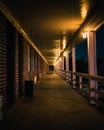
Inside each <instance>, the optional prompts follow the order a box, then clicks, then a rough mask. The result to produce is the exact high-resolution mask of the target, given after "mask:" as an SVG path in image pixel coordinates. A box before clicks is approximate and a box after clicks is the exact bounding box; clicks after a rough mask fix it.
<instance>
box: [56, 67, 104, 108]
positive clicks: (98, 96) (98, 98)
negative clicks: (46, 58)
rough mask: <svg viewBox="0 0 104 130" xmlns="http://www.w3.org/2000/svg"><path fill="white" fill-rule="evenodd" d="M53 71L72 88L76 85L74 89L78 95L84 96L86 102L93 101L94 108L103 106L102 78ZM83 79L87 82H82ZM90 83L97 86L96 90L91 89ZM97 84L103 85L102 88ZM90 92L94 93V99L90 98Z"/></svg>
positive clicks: (103, 90)
mask: <svg viewBox="0 0 104 130" xmlns="http://www.w3.org/2000/svg"><path fill="white" fill-rule="evenodd" d="M55 71H56V73H58V74H59V75H60V76H61V77H62V78H63V79H65V80H66V81H67V82H69V83H71V85H72V86H73V85H75V84H76V89H77V90H79V92H80V93H81V92H82V95H84V96H85V95H86V97H87V98H88V100H89V99H90V100H89V101H90V102H91V100H93V101H94V102H95V104H97V105H96V106H101V107H103V106H104V77H102V76H97V75H89V74H85V73H79V72H72V71H66V70H58V69H56V70H55ZM75 77H77V78H75ZM78 78H79V79H78ZM83 79H87V80H85V81H87V82H85V81H83ZM90 81H95V82H96V83H97V85H98V86H97V88H96V87H95V88H91V87H90ZM99 83H100V84H103V87H101V86H100V87H99V85H100V84H99ZM78 85H79V86H78ZM91 92H93V93H95V96H94V97H91ZM102 104H103V105H102ZM103 108H104V107H103Z"/></svg>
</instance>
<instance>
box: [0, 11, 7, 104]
mask: <svg viewBox="0 0 104 130" xmlns="http://www.w3.org/2000/svg"><path fill="white" fill-rule="evenodd" d="M6 30H7V28H6V18H5V17H4V16H3V15H2V13H1V12H0V95H1V96H3V106H5V105H6V101H7V98H6V88H7V38H6Z"/></svg>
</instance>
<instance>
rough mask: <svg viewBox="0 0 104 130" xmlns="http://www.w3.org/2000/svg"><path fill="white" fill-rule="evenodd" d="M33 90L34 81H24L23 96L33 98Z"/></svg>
mask: <svg viewBox="0 0 104 130" xmlns="http://www.w3.org/2000/svg"><path fill="white" fill-rule="evenodd" d="M33 88H34V81H33V80H28V81H25V96H26V97H32V96H33Z"/></svg>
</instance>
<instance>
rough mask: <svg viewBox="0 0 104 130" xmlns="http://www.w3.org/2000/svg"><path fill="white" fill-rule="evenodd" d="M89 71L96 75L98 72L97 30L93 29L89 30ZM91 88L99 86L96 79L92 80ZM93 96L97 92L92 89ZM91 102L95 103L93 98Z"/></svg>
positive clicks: (90, 73)
mask: <svg viewBox="0 0 104 130" xmlns="http://www.w3.org/2000/svg"><path fill="white" fill-rule="evenodd" d="M88 73H89V75H96V74H97V67H96V32H94V31H91V32H88ZM89 83H90V88H95V89H96V88H97V82H96V81H94V80H90V81H89ZM90 97H91V98H95V97H96V94H95V92H93V91H91V93H90ZM91 104H95V102H94V101H93V100H91Z"/></svg>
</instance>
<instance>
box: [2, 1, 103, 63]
mask: <svg viewBox="0 0 104 130" xmlns="http://www.w3.org/2000/svg"><path fill="white" fill-rule="evenodd" d="M0 1H1V2H2V3H3V4H4V5H5V7H7V8H8V9H9V11H10V12H11V14H12V15H13V16H14V17H16V19H17V21H18V22H19V24H20V25H21V26H22V28H23V29H24V31H25V32H26V33H27V35H28V36H29V38H30V39H31V40H32V41H33V43H34V44H35V46H36V47H37V48H38V49H39V50H40V52H41V53H42V55H43V56H44V57H45V59H46V60H47V62H48V64H50V65H53V64H54V63H55V61H56V60H57V58H58V57H59V56H60V55H61V53H62V52H63V51H64V50H65V49H66V48H68V49H70V48H71V47H72V46H73V45H74V44H75V43H73V41H74V40H75V36H77V35H78V34H79V32H80V30H81V29H84V28H85V27H86V28H88V27H89V26H90V27H92V28H95V26H97V25H99V24H100V23H101V18H102V16H103V14H104V11H103V13H102V15H101V12H100V11H101V10H103V7H104V5H103V3H102V2H103V0H99V1H98V0H96V1H95V0H69V1H68V0H64V1H60V0H52V1H51V0H0ZM101 3H102V4H101ZM99 7H100V8H101V9H100V8H99ZM95 14H96V15H97V16H96V15H95ZM99 14H100V15H101V16H100V17H101V18H100V19H98V16H99ZM96 19H97V22H95V21H96ZM89 21H90V23H93V22H94V23H96V24H93V26H92V24H89ZM98 23H99V24H98Z"/></svg>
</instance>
